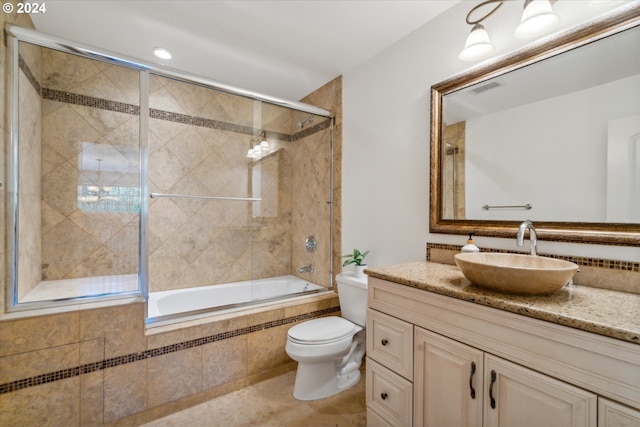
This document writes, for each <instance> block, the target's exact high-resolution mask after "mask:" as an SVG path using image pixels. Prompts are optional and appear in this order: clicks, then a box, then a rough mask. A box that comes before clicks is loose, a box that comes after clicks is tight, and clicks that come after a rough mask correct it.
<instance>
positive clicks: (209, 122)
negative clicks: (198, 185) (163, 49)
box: [18, 56, 331, 142]
mask: <svg viewBox="0 0 640 427" xmlns="http://www.w3.org/2000/svg"><path fill="white" fill-rule="evenodd" d="M18 65H19V67H20V69H21V70H22V72H24V74H25V76H26V77H27V80H28V81H29V83H31V85H32V86H33V88H34V89H35V91H36V92H37V93H39V94H40V96H41V97H42V98H43V99H48V100H50V101H58V102H64V103H67V104H74V105H81V106H84V107H91V108H98V109H101V110H107V111H114V112H118V113H124V114H131V115H135V116H139V115H140V106H138V105H134V104H127V103H125V102H119V101H110V100H108V99H102V98H96V97H93V96H88V95H79V94H76V93H72V92H65V91H61V90H57V89H50V88H46V87H42V86H41V84H40V83H39V82H38V80H37V79H36V77H35V76H34V75H33V73H32V72H31V69H30V68H29V65H28V64H27V63H26V62H25V61H24V59H23V58H22V56H18ZM212 90H214V89H212ZM149 117H150V118H152V119H159V120H166V121H170V122H174V123H182V124H186V125H192V126H199V127H206V128H210V129H219V130H225V131H230V132H236V133H241V134H245V135H250V136H253V135H255V132H256V129H254V128H253V127H250V126H242V125H237V124H234V123H228V122H222V121H219V120H214V119H207V118H204V117H197V116H190V115H188V114H181V113H173V112H171V111H165V110H159V109H156V108H149ZM330 124H331V120H330V119H326V120H323V121H322V122H320V123H318V124H317V125H315V126H312V127H309V128H307V129H303V130H301V131H300V132H297V133H295V134H293V135H289V134H286V133H282V132H272V131H266V134H267V137H270V138H274V139H278V140H280V141H287V142H290V141H297V140H299V139H302V138H305V137H307V136H310V135H313V134H315V133H317V132H320V131H322V130H324V129H327V128H329V126H330Z"/></svg>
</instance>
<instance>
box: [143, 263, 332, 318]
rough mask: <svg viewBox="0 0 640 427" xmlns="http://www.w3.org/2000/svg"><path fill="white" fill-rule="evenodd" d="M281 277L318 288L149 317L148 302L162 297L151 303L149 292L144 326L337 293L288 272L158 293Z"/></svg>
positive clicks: (194, 289)
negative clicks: (286, 273) (287, 273)
mask: <svg viewBox="0 0 640 427" xmlns="http://www.w3.org/2000/svg"><path fill="white" fill-rule="evenodd" d="M281 278H282V279H294V280H296V281H300V282H305V283H307V284H310V285H313V286H315V287H318V288H316V289H312V290H308V291H302V292H294V293H290V294H284V295H276V296H274V297H270V298H264V299H261V300H256V301H243V302H238V303H231V304H225V305H221V306H215V307H206V308H201V309H195V310H189V311H182V312H179V313H169V314H164V315H159V316H154V317H149V311H150V307H149V306H150V304H155V305H157V303H158V301H160V300H161V299H162V296H161V298H159V299H156V300H155V301H154V302H153V303H151V294H149V295H148V297H147V300H146V304H145V320H144V323H145V326H146V328H154V327H158V326H164V325H168V324H173V323H182V322H187V321H190V320H198V319H201V318H206V317H217V316H219V315H224V314H228V313H235V312H242V311H244V309H247V310H248V309H251V308H259V307H273V306H277V305H278V304H279V303H282V304H284V303H287V302H289V301H299V300H301V299H304V298H311V297H313V296H315V295H323V294H336V295H337V293H336V292H335V289H333V288H327V287H325V286H322V285H319V284H317V283H314V282H311V281H309V280H306V279H303V278H301V277H298V276H294V275H290V274H289V275H284V276H275V277H265V278H263V279H254V280H247V281H241V282H233V283H224V284H221V285H209V286H204V287H194V288H185V289H173V290H168V291H160V292H158V293H160V294H162V293H166V294H167V296H170V295H171V294H175V293H180V292H182V291H184V292H187V293H188V292H195V291H198V290H202V289H203V288H207V287H211V288H215V287H216V286H227V285H233V284H235V283H240V284H244V283H251V282H255V281H261V280H264V281H268V280H273V279H281ZM154 311H155V309H154Z"/></svg>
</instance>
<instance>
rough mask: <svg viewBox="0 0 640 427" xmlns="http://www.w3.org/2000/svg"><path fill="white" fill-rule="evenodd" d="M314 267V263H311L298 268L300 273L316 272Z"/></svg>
mask: <svg viewBox="0 0 640 427" xmlns="http://www.w3.org/2000/svg"><path fill="white" fill-rule="evenodd" d="M314 270H315V269H314V268H313V265H311V264H309V265H305V266H304V267H300V268H299V269H298V273H300V274H302V273H313V272H314Z"/></svg>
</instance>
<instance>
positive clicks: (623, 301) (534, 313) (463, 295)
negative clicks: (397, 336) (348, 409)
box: [366, 261, 640, 344]
mask: <svg viewBox="0 0 640 427" xmlns="http://www.w3.org/2000/svg"><path fill="white" fill-rule="evenodd" d="M366 273H367V274H368V275H369V276H370V277H377V278H379V279H383V280H388V281H390V282H396V283H399V284H401V285H405V286H410V287H413V288H417V289H422V290H425V291H428V292H433V293H437V294H440V295H446V296H449V297H452V298H457V299H460V300H464V301H469V302H473V303H475V304H481V305H485V306H488V307H494V308H498V309H501V310H505V311H510V312H512V313H517V314H521V315H523V316H527V317H533V318H535V319H540V320H546V321H548V322H552V323H557V324H559V325H564V326H568V327H571V328H575V329H581V330H583V331H587V332H593V333H596V334H599V335H604V336H608V337H611V338H616V339H620V340H624V341H628V342H631V343H635V344H640V295H637V294H631V293H626V292H617V291H610V290H606V289H599V288H591V287H588V286H577V285H572V286H564V287H563V288H561V289H560V290H558V291H556V292H555V293H553V294H551V295H545V296H530V295H510V294H504V293H498V292H493V291H489V290H484V289H482V288H480V287H477V286H475V285H473V284H471V283H470V282H469V281H468V280H467V279H466V278H465V277H464V276H463V274H462V272H461V271H460V270H459V269H458V267H457V266H455V265H448V264H439V263H435V262H428V261H427V262H414V263H407V264H398V265H392V266H388V267H379V268H369V269H367V270H366Z"/></svg>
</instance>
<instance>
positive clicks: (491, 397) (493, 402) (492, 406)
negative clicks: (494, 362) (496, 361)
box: [489, 369, 497, 409]
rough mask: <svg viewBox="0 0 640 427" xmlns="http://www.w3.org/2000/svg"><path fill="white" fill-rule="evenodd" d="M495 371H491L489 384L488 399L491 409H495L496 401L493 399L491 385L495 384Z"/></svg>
mask: <svg viewBox="0 0 640 427" xmlns="http://www.w3.org/2000/svg"><path fill="white" fill-rule="evenodd" d="M496 379H497V375H496V371H494V370H493V369H492V370H491V384H489V398H490V399H491V409H496V399H495V398H494V397H493V385H494V384H495V383H496Z"/></svg>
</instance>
